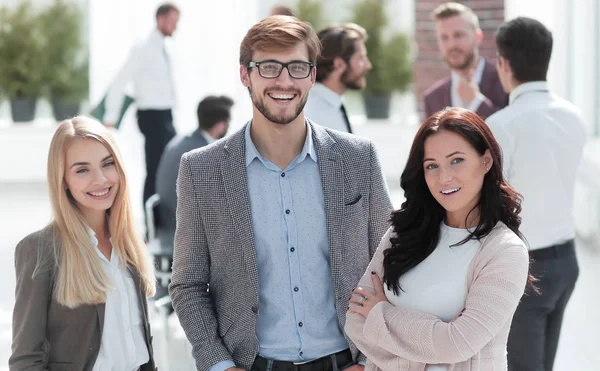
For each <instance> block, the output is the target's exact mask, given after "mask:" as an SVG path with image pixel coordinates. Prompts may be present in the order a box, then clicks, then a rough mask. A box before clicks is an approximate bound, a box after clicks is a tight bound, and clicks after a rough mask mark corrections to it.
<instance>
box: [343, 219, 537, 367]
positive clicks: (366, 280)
mask: <svg viewBox="0 0 600 371" xmlns="http://www.w3.org/2000/svg"><path fill="white" fill-rule="evenodd" d="M393 234H394V232H393V230H392V228H390V229H389V230H388V231H387V232H386V234H385V235H384V236H383V238H382V240H381V243H380V245H379V248H378V249H377V252H376V253H375V256H373V260H372V261H371V263H370V264H369V267H368V268H367V271H366V272H365V275H364V276H363V277H362V279H361V280H360V283H359V285H360V286H361V287H363V288H368V289H370V290H371V291H372V290H373V283H372V280H371V273H370V272H371V271H375V272H376V273H377V275H378V276H379V277H380V278H381V277H383V266H382V263H383V252H384V251H385V250H386V249H388V248H390V247H391V242H390V237H392V236H393ZM528 270H529V257H528V252H527V247H526V246H525V244H524V243H523V241H521V239H520V238H519V237H518V236H517V235H516V234H515V233H514V232H512V231H511V230H510V229H509V228H508V227H507V226H506V225H505V224H504V223H502V222H499V223H498V224H497V225H496V226H495V227H494V229H493V230H492V232H491V233H490V234H489V235H488V236H486V237H485V238H483V239H482V244H481V247H480V248H479V251H478V252H477V253H476V255H475V257H474V258H473V261H472V262H471V264H470V266H469V270H468V273H467V297H466V300H465V309H464V310H463V312H462V314H461V315H460V316H459V317H458V318H456V319H455V320H453V321H452V322H450V323H445V322H443V321H442V320H440V319H439V318H437V317H436V316H432V315H429V314H425V313H421V312H417V311H414V310H410V309H405V308H401V307H394V306H393V305H392V304H390V303H388V302H381V303H378V304H377V305H375V306H374V307H373V309H371V311H370V312H369V315H368V316H367V318H366V319H365V318H364V317H362V316H361V315H359V314H358V313H352V312H348V314H347V317H346V326H345V331H346V334H347V335H348V336H349V337H350V339H351V340H352V341H353V342H354V343H355V344H356V345H357V346H358V349H359V350H360V351H361V352H362V353H363V354H364V355H366V356H367V366H366V371H369V370H384V371H387V370H390V371H423V370H425V367H426V365H427V364H436V363H447V364H451V366H450V367H449V370H450V371H499V370H501V371H505V370H507V368H508V366H507V360H506V342H507V340H508V332H509V330H510V324H511V321H512V317H513V315H514V313H515V310H516V308H517V304H518V303H519V300H520V299H521V296H522V295H523V291H524V290H525V284H526V283H527V275H528Z"/></svg>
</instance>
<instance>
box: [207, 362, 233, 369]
mask: <svg viewBox="0 0 600 371" xmlns="http://www.w3.org/2000/svg"><path fill="white" fill-rule="evenodd" d="M230 367H235V363H233V361H221V362H219V363H217V364H216V365H214V366H212V367H211V368H209V369H208V371H225V370H227V369H228V368H230Z"/></svg>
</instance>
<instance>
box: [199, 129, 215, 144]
mask: <svg viewBox="0 0 600 371" xmlns="http://www.w3.org/2000/svg"><path fill="white" fill-rule="evenodd" d="M200 134H202V136H203V137H204V139H206V141H207V142H208V144H211V143H214V142H216V141H217V140H216V139H215V138H213V137H212V136H211V135H210V134H208V132H207V131H206V130H200Z"/></svg>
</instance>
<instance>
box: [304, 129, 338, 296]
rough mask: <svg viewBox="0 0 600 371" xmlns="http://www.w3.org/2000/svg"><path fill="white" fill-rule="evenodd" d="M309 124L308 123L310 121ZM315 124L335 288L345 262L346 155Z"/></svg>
mask: <svg viewBox="0 0 600 371" xmlns="http://www.w3.org/2000/svg"><path fill="white" fill-rule="evenodd" d="M307 121H308V120H307ZM308 123H309V125H311V128H312V132H313V139H314V142H315V149H316V151H317V158H318V162H319V173H320V175H321V184H322V186H323V196H324V199H325V215H326V217H327V236H328V240H329V259H330V261H331V272H332V275H333V283H334V286H337V282H338V280H339V277H340V267H341V263H342V261H341V260H342V249H341V244H342V218H343V215H344V169H343V162H342V156H341V155H340V153H339V152H337V151H336V149H335V145H336V142H335V140H333V138H331V136H330V135H329V134H328V133H327V131H325V130H324V129H323V128H321V127H319V126H317V125H312V123H311V122H310V121H308Z"/></svg>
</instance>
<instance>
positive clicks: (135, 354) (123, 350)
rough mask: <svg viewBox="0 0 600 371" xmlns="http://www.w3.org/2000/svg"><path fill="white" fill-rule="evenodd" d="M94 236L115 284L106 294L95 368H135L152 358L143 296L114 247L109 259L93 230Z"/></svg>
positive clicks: (118, 370) (106, 370) (103, 370)
mask: <svg viewBox="0 0 600 371" xmlns="http://www.w3.org/2000/svg"><path fill="white" fill-rule="evenodd" d="M91 237H92V242H93V243H94V245H95V246H96V252H97V253H98V256H99V257H100V260H101V261H102V266H103V267H104V271H105V272H106V274H107V275H108V277H110V279H111V281H112V282H113V287H114V288H113V290H112V291H110V292H109V293H108V295H107V297H106V306H105V312H104V328H103V330H102V339H101V342H100V351H99V353H98V358H97V359H96V363H95V364H94V368H93V369H92V371H136V370H137V369H138V368H139V367H140V366H141V365H143V364H146V363H147V362H148V361H149V359H150V355H149V354H148V347H147V345H146V340H145V336H144V331H145V330H144V322H143V320H142V308H141V305H140V297H139V295H138V293H137V289H136V287H135V284H134V281H133V278H132V277H131V273H130V272H129V270H128V269H127V267H126V266H125V265H124V264H121V262H120V259H119V256H118V255H117V253H116V252H115V249H112V253H111V256H110V261H109V260H108V259H106V257H105V256H104V255H103V254H102V252H100V249H98V239H97V238H96V236H95V235H94V234H93V232H92V233H91Z"/></svg>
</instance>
